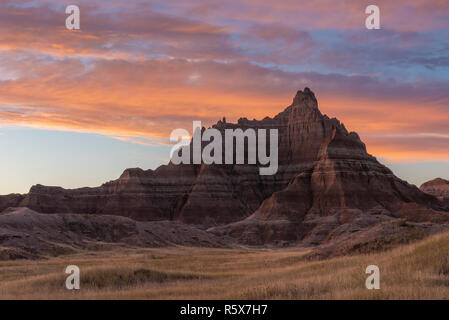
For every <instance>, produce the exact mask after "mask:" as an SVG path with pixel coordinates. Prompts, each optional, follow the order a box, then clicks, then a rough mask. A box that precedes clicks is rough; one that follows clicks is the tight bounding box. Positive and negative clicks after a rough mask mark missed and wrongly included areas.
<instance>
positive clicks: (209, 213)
mask: <svg viewBox="0 0 449 320" xmlns="http://www.w3.org/2000/svg"><path fill="white" fill-rule="evenodd" d="M213 127H214V128H216V129H218V130H219V131H221V132H224V130H226V129H236V128H241V129H242V130H246V129H248V128H254V129H256V130H260V129H278V131H279V139H278V144H279V149H278V154H279V168H278V171H277V173H276V174H275V175H271V176H261V175H259V169H258V165H247V164H246V165H205V164H197V165H174V164H173V163H169V164H168V165H164V166H161V167H159V168H157V169H156V170H147V171H144V170H141V169H127V170H125V172H124V173H123V174H122V175H121V177H120V178H119V179H118V180H115V181H111V182H108V183H105V184H103V185H102V186H100V187H97V188H81V189H74V190H65V189H62V188H59V187H44V186H41V185H37V186H33V187H32V188H31V190H30V192H29V193H28V194H27V195H23V196H18V195H16V196H7V197H9V198H5V197H0V205H1V206H0V210H3V209H5V208H6V207H8V206H22V207H28V208H31V209H33V210H36V211H38V212H42V213H83V214H93V215H102V214H108V215H119V216H125V217H129V218H132V219H136V220H141V221H155V220H176V221H180V222H184V223H187V224H195V225H199V226H201V227H204V228H206V227H210V229H209V231H210V232H211V233H213V234H215V235H217V236H220V237H224V236H229V237H233V238H235V239H237V240H238V241H240V242H241V243H244V244H250V245H265V244H274V245H284V244H287V245H288V244H302V245H325V244H326V243H330V242H333V241H339V240H341V239H343V238H345V237H347V236H348V235H349V234H351V233H356V232H358V231H360V230H364V229H367V228H370V227H373V226H375V225H378V224H380V223H386V222H388V221H390V220H395V219H400V218H402V219H406V221H410V222H414V223H431V224H443V223H446V222H448V221H449V213H448V212H447V206H446V205H445V204H444V202H442V201H440V200H439V199H437V198H436V197H435V196H433V195H430V194H427V193H424V192H422V191H421V190H419V189H418V188H417V187H415V186H413V185H410V184H408V183H407V182H405V181H403V180H401V179H399V178H397V177H396V176H395V175H394V174H393V173H392V172H391V171H390V170H389V169H388V168H387V167H385V166H383V165H382V164H380V163H379V162H378V161H377V160H376V158H375V157H373V156H371V155H369V154H368V153H367V151H366V147H365V145H364V143H363V142H362V141H361V140H360V138H359V136H358V135H357V133H355V132H348V131H347V130H346V128H345V126H344V125H343V124H342V123H340V121H339V120H337V119H335V118H329V117H328V116H326V115H323V114H322V113H321V112H320V110H319V109H318V102H317V99H316V97H315V94H314V93H313V92H312V91H311V90H310V89H308V88H305V89H304V90H303V91H298V92H297V94H296V96H295V97H294V99H293V102H292V104H291V105H290V106H288V107H287V108H286V109H285V110H284V111H283V112H281V113H279V114H278V115H276V116H275V117H274V118H268V117H267V118H265V119H263V120H248V119H246V118H241V119H239V120H238V122H237V123H226V122H225V121H219V122H218V123H217V124H215V125H214V126H213ZM203 147H204V146H203ZM371 230H377V229H371Z"/></svg>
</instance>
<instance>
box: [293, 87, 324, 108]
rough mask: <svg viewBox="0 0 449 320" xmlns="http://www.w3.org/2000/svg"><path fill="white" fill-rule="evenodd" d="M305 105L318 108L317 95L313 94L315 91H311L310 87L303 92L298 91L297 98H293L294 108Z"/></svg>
mask: <svg viewBox="0 0 449 320" xmlns="http://www.w3.org/2000/svg"><path fill="white" fill-rule="evenodd" d="M310 102H311V103H310ZM303 104H307V105H313V106H315V107H316V108H318V101H317V99H316V97H315V93H313V91H312V90H310V89H309V88H308V87H305V88H304V90H303V91H301V90H298V92H296V95H295V97H294V98H293V103H292V106H298V105H303Z"/></svg>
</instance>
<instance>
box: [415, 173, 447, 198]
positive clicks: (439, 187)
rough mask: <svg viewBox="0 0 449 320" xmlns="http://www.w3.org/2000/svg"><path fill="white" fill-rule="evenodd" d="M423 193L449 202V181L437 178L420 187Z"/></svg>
mask: <svg viewBox="0 0 449 320" xmlns="http://www.w3.org/2000/svg"><path fill="white" fill-rule="evenodd" d="M420 189H421V191H423V192H425V193H428V194H431V195H433V196H435V197H437V198H439V199H440V200H445V201H449V181H448V180H444V179H441V178H436V179H433V180H431V181H428V182H426V183H423V184H422V185H421V187H420Z"/></svg>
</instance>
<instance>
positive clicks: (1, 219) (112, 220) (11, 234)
mask: <svg viewBox="0 0 449 320" xmlns="http://www.w3.org/2000/svg"><path fill="white" fill-rule="evenodd" d="M228 243H230V241H229V240H228V239H226V238H218V237H216V236H214V235H213V234H211V233H208V232H206V231H204V230H200V229H198V228H196V227H194V226H191V225H186V224H183V223H180V222H175V221H154V222H141V221H134V220H132V219H129V218H125V217H120V216H109V215H79V214H40V213H37V212H35V211H33V210H30V209H28V208H10V209H8V210H6V211H5V212H3V213H2V214H0V260H14V259H23V258H25V259H38V258H45V257H49V256H58V255H63V254H69V253H75V252H77V251H79V250H83V249H87V250H89V249H93V250H99V249H111V248H112V247H116V246H119V245H121V246H126V247H165V246H174V245H185V246H196V247H226V246H228Z"/></svg>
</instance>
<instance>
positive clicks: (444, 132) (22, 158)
mask: <svg viewBox="0 0 449 320" xmlns="http://www.w3.org/2000/svg"><path fill="white" fill-rule="evenodd" d="M370 4H375V5H377V6H378V7H379V8H380V25H381V29H380V30H368V29H366V27H365V19H366V18H367V16H368V15H367V14H365V8H366V6H368V5H370ZM68 5H77V6H78V7H79V8H80V13H81V29H80V30H68V29H67V28H66V26H65V20H66V18H67V17H68V14H66V13H65V8H66V7H67V6H68ZM304 87H310V88H311V89H312V90H313V91H314V92H315V94H316V96H317V98H318V103H319V108H320V110H321V111H322V112H323V113H325V114H327V115H328V116H329V117H337V118H338V119H340V120H341V121H342V122H343V123H344V124H345V126H346V127H347V128H348V130H351V131H356V132H358V133H359V135H360V136H361V138H362V140H363V141H364V142H365V143H366V145H367V149H368V152H369V153H371V154H373V155H374V156H376V157H377V158H378V159H379V160H380V161H381V162H382V163H384V164H386V165H387V166H388V167H390V168H391V169H392V170H393V172H394V173H396V174H397V175H398V176H399V177H400V178H402V179H405V180H407V181H409V182H410V183H414V184H417V185H420V184H421V183H422V182H425V181H427V180H430V179H433V178H435V177H443V178H449V2H448V1H447V0H404V1H402V0H400V1H399V0H395V1H393V0H389V1H386V0H375V1H370V2H365V1H353V0H338V1H337V0H315V1H297V0H278V1H271V0H270V1H269V0H257V1H256V0H228V1H222V0H208V1H192V0H185V1H173V0H158V1H147V0H145V1H143V0H127V1H122V0H109V1H98V0H87V1H85V0H69V1H65V0H59V1H58V0H39V1H23V0H14V1H10V0H2V1H1V2H0V152H1V157H0V194H8V193H26V192H28V190H29V188H30V187H31V186H32V185H34V184H38V183H40V184H44V185H59V186H63V187H66V188H76V187H82V186H97V185H100V184H102V183H104V182H106V181H109V180H113V179H116V178H118V177H119V176H120V174H121V172H122V171H123V170H124V169H125V168H129V167H141V168H143V169H150V168H151V169H154V168H156V167H158V166H159V165H161V164H165V163H167V162H168V158H169V152H170V146H169V144H168V143H167V142H168V138H169V136H170V132H171V131H172V130H174V129H176V128H186V129H188V130H189V131H191V129H190V128H191V126H192V121H193V120H200V121H202V123H203V125H204V126H209V125H212V124H213V123H215V122H216V121H217V120H218V119H221V118H222V117H223V116H226V118H227V120H228V121H236V120H237V119H238V118H240V117H247V118H249V119H253V118H256V119H261V118H264V117H265V116H274V115H276V114H277V113H279V112H281V111H282V110H283V109H284V108H285V107H286V106H288V105H289V104H290V103H291V101H292V98H293V96H294V94H295V93H296V91H297V90H299V89H303V88H304Z"/></svg>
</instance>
